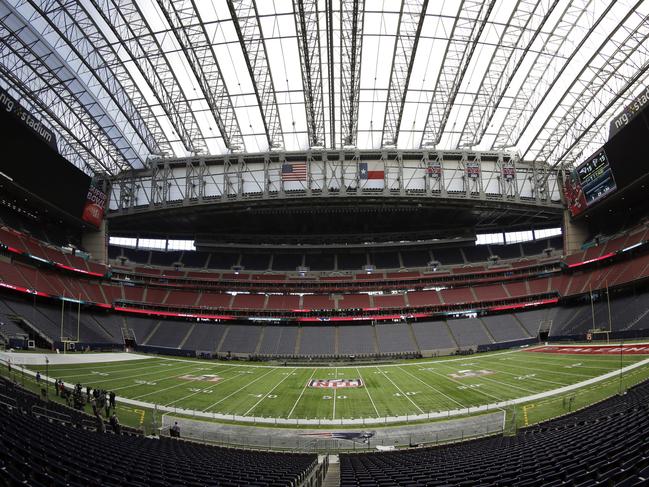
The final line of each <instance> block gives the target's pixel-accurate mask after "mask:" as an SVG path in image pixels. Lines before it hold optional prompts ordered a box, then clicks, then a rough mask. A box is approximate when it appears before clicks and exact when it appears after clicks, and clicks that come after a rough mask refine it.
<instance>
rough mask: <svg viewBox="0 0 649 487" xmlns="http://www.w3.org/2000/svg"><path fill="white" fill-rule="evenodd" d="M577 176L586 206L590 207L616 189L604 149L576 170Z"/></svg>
mask: <svg viewBox="0 0 649 487" xmlns="http://www.w3.org/2000/svg"><path fill="white" fill-rule="evenodd" d="M577 174H578V177H579V183H580V184H581V189H582V191H583V192H584V196H585V197H586V205H587V206H591V205H592V204H593V203H596V202H598V201H599V200H601V199H603V198H605V197H606V196H608V195H609V194H611V193H612V192H613V191H615V190H616V189H617V186H616V185H615V179H614V178H613V173H612V171H611V165H610V164H609V162H608V157H607V156H606V151H605V150H604V149H602V150H600V151H599V152H597V153H596V154H594V155H593V156H592V157H591V158H590V159H589V160H587V161H586V162H584V163H583V164H581V165H580V166H579V167H578V168H577Z"/></svg>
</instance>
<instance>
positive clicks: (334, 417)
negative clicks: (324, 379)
mask: <svg viewBox="0 0 649 487" xmlns="http://www.w3.org/2000/svg"><path fill="white" fill-rule="evenodd" d="M334 374H335V375H334V379H337V378H338V367H336V369H335V371H334ZM331 389H332V391H333V396H334V410H333V413H332V415H331V419H336V396H337V395H338V391H337V390H336V388H335V387H332V388H331Z"/></svg>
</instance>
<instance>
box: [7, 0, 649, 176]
mask: <svg viewBox="0 0 649 487" xmlns="http://www.w3.org/2000/svg"><path fill="white" fill-rule="evenodd" d="M0 36H1V41H0V86H1V87H2V88H4V89H7V90H8V91H9V92H10V93H11V94H12V95H13V96H15V97H16V98H18V99H19V100H20V102H21V104H23V105H24V106H25V107H26V108H27V109H29V110H31V111H33V113H35V114H36V115H37V116H38V117H40V118H41V119H42V121H43V123H44V124H45V125H46V126H47V127H49V128H51V129H52V130H54V131H55V132H56V133H57V134H58V139H59V150H60V151H61V152H62V154H63V155H64V156H66V157H67V158H68V159H69V160H71V161H72V162H73V163H75V164H76V165H78V166H79V167H81V168H82V169H84V170H85V171H86V172H88V173H98V174H103V175H109V176H110V175H116V174H118V173H120V172H121V171H124V170H128V169H138V168H142V167H144V166H145V165H146V164H147V161H148V160H149V159H151V158H159V157H164V156H166V157H184V156H192V155H195V154H211V155H219V154H225V153H233V152H234V153H236V152H241V153H257V152H266V151H299V150H306V149H309V148H327V149H343V148H349V147H356V148H358V149H377V148H397V149H418V148H436V149H473V150H515V151H518V152H519V153H520V155H521V157H522V158H523V159H524V160H528V161H545V162H547V163H549V164H568V165H570V164H574V163H576V162H580V158H582V157H585V156H588V155H589V152H591V151H592V150H594V148H595V147H596V146H597V145H599V144H601V143H602V142H603V141H604V140H605V138H606V137H607V132H608V130H607V123H608V122H609V121H610V119H611V118H612V117H613V116H614V115H615V114H616V113H617V112H619V111H620V110H621V109H622V108H623V107H624V106H625V104H626V103H628V102H629V101H630V100H632V99H633V98H634V96H636V95H637V94H638V93H639V92H640V91H641V90H643V89H644V88H645V87H646V85H647V77H648V76H649V73H648V72H647V68H648V67H649V41H648V39H647V37H648V36H649V3H648V2H645V1H642V0H640V1H638V0H620V1H611V0H561V1H560V0H516V1H514V0H511V1H510V0H491V1H471V0H446V1H429V0H403V1H399V0H264V1H260V0H257V1H254V0H210V1H202V0H78V1H75V0H0Z"/></svg>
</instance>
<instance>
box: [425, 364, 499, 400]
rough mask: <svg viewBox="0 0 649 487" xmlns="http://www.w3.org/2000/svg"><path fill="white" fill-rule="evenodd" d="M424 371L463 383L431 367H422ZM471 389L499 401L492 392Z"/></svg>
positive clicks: (456, 382)
mask: <svg viewBox="0 0 649 487" xmlns="http://www.w3.org/2000/svg"><path fill="white" fill-rule="evenodd" d="M424 371H425V372H430V373H432V374H435V375H439V376H440V377H443V378H444V379H446V380H448V381H451V382H454V383H455V384H460V385H464V384H462V382H460V381H459V380H456V379H453V378H452V377H448V376H446V375H444V374H440V373H439V372H437V371H435V370H432V369H424ZM472 390H473V391H475V392H477V393H479V394H482V395H483V396H487V397H490V398H492V399H495V400H496V401H498V402H500V398H499V397H497V396H494V395H493V394H489V393H488V392H485V391H481V390H480V389H472Z"/></svg>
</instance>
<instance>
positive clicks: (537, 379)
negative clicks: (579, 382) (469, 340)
mask: <svg viewBox="0 0 649 487" xmlns="http://www.w3.org/2000/svg"><path fill="white" fill-rule="evenodd" d="M489 367H490V368H492V369H493V370H495V371H496V372H500V373H502V374H507V375H513V376H516V377H518V376H520V375H524V374H516V373H513V372H507V371H506V370H498V369H496V368H494V367H492V366H489ZM498 367H513V368H516V369H522V370H531V371H534V372H537V373H538V372H539V369H538V368H531V367H524V366H522V365H507V364H498ZM544 372H546V371H545V370H544ZM551 372H552V373H553V374H562V375H574V376H576V377H592V375H584V374H571V373H570V372H560V371H555V370H553V371H551ZM528 379H529V380H536V381H540V382H547V383H549V384H556V385H559V386H567V385H568V384H570V382H569V383H568V384H566V383H563V382H556V381H553V380H548V379H542V378H540V377H529V378H528Z"/></svg>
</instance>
